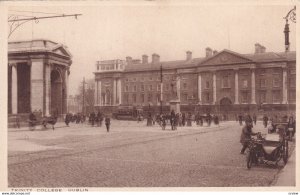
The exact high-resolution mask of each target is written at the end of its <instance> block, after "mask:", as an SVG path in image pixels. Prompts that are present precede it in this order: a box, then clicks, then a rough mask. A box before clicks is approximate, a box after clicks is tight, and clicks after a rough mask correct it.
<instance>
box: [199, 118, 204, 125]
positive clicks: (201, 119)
mask: <svg viewBox="0 0 300 195" xmlns="http://www.w3.org/2000/svg"><path fill="white" fill-rule="evenodd" d="M199 124H200V126H201V127H202V126H203V117H202V116H200V117H199Z"/></svg>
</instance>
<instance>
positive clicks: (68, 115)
mask: <svg viewBox="0 0 300 195" xmlns="http://www.w3.org/2000/svg"><path fill="white" fill-rule="evenodd" d="M70 121H71V116H70V114H69V113H67V114H66V117H65V124H66V125H67V126H69V123H70Z"/></svg>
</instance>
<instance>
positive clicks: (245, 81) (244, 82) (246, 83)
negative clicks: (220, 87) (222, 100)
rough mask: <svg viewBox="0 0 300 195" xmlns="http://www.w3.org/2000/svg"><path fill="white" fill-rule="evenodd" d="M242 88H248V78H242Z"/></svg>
mask: <svg viewBox="0 0 300 195" xmlns="http://www.w3.org/2000/svg"><path fill="white" fill-rule="evenodd" d="M242 87H243V88H248V80H247V79H244V80H243V85H242Z"/></svg>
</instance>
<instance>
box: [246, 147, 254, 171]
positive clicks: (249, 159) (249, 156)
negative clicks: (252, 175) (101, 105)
mask: <svg viewBox="0 0 300 195" xmlns="http://www.w3.org/2000/svg"><path fill="white" fill-rule="evenodd" d="M246 160H247V168H248V169H250V168H251V166H252V161H253V154H252V151H249V152H247V156H246Z"/></svg>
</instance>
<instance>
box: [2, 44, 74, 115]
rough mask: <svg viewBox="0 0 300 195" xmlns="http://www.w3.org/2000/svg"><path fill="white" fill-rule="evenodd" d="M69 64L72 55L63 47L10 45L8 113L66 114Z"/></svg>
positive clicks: (60, 45)
mask: <svg viewBox="0 0 300 195" xmlns="http://www.w3.org/2000/svg"><path fill="white" fill-rule="evenodd" d="M71 63H72V61H71V54H70V53H69V52H68V50H67V48H66V47H65V46H63V45H62V44H58V43H55V42H52V41H48V40H32V41H22V42H9V44H8V114H13V115H18V114H26V113H30V112H40V113H41V114H42V116H49V115H56V116H59V115H61V114H65V113H66V112H67V91H68V77H69V74H70V66H71Z"/></svg>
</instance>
